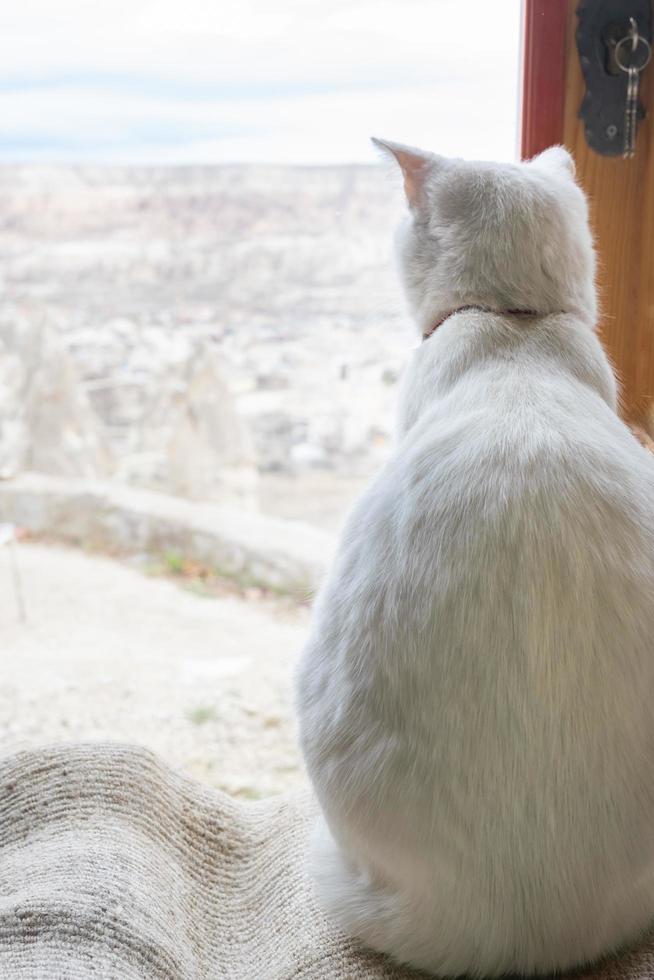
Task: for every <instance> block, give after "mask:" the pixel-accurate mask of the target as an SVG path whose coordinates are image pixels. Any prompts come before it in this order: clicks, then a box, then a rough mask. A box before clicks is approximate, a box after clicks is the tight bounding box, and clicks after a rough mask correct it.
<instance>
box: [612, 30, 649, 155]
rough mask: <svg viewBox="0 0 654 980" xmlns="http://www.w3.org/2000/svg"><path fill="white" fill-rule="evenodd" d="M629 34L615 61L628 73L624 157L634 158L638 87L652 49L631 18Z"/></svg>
mask: <svg viewBox="0 0 654 980" xmlns="http://www.w3.org/2000/svg"><path fill="white" fill-rule="evenodd" d="M629 23H630V26H629V33H628V34H627V35H626V36H625V37H623V38H622V40H621V41H618V43H617V44H616V46H615V61H616V64H617V66H618V68H619V69H620V71H624V72H626V73H627V99H626V102H625V111H624V145H623V152H622V156H623V157H625V158H630V157H633V156H634V154H635V153H636V125H637V122H638V86H639V82H640V73H641V71H643V69H644V68H646V67H647V65H648V64H649V59H650V58H651V56H652V49H651V46H650V43H649V41H648V40H647V39H646V38H644V37H641V35H640V34H639V33H638V24H637V23H636V21H635V20H634V18H633V17H630V18H629Z"/></svg>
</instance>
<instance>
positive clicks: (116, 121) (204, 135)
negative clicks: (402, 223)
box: [0, 0, 520, 164]
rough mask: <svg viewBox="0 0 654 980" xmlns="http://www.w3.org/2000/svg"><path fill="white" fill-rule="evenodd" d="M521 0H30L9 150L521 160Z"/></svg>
mask: <svg viewBox="0 0 654 980" xmlns="http://www.w3.org/2000/svg"><path fill="white" fill-rule="evenodd" d="M519 22H520V0H467V2H465V3H464V2H463V0H212V2H207V0H56V2H55V0H18V2H17V3H5V4H2V5H1V7H0V162H9V161H25V162H27V161H37V162H42V163H53V162H63V161H65V162H98V163H175V164H178V163H235V162H261V163H308V164H315V163H348V162H373V161H374V160H375V159H376V154H375V151H374V150H373V148H372V147H371V145H370V141H369V137H370V136H371V135H375V136H380V137H385V138H388V139H393V140H397V141H400V142H404V143H409V144H411V145H415V146H422V147H424V148H425V149H430V150H433V151H435V152H438V153H441V154H444V155H450V156H462V157H468V158H477V159H500V160H510V159H513V158H514V157H515V156H516V144H517V136H516V124H517V94H518V55H519Z"/></svg>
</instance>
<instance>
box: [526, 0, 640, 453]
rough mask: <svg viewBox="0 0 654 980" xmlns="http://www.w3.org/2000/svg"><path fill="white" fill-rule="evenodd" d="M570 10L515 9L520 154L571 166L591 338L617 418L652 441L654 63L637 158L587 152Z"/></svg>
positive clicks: (572, 3)
mask: <svg viewBox="0 0 654 980" xmlns="http://www.w3.org/2000/svg"><path fill="white" fill-rule="evenodd" d="M578 3H579V0H523V3H522V59H521V64H522V84H521V110H520V146H521V155H522V157H523V159H524V158H527V159H528V158H530V157H532V156H534V155H535V154H537V153H539V152H540V151H541V150H544V149H545V148H546V147H547V146H551V145H552V144H554V143H562V144H565V146H566V147H567V148H568V149H569V150H570V151H571V153H572V154H573V156H574V158H575V162H576V166H577V179H578V180H579V183H580V184H581V186H582V187H583V189H584V190H585V192H586V195H587V197H588V200H589V205H590V215H591V225H592V228H593V232H594V235H595V241H596V247H597V253H598V287H599V301H600V318H599V322H598V324H597V329H598V333H599V336H600V338H601V340H602V342H603V344H604V346H605V348H606V350H607V353H608V355H609V358H610V359H611V361H612V362H613V365H614V367H615V369H616V374H617V377H618V380H619V382H620V385H621V412H622V415H623V417H624V418H625V419H627V420H628V421H629V422H631V423H637V424H638V425H640V426H643V427H644V428H645V429H646V430H648V431H649V432H650V433H651V434H654V276H653V275H652V273H651V269H650V266H651V264H652V259H653V256H654V63H653V64H652V65H651V66H650V67H649V68H648V69H647V70H646V71H645V72H644V73H643V76H642V78H641V86H640V94H641V100H642V102H643V104H644V106H645V109H646V115H645V118H644V119H643V120H642V121H641V122H640V123H639V125H638V133H637V139H636V155H635V157H634V158H633V159H628V160H624V159H622V157H620V156H617V157H616V156H613V157H606V156H601V155H599V154H598V153H596V152H595V151H593V150H591V149H590V147H589V146H588V144H587V142H586V138H585V130H584V125H583V123H582V121H581V120H580V118H579V107H580V105H581V102H582V99H583V96H584V91H585V82H584V79H583V76H582V73H581V66H580V64H579V56H578V52H577V46H576V39H575V31H576V26H577V14H576V11H577V6H578Z"/></svg>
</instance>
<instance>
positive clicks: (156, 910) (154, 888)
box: [0, 745, 654, 980]
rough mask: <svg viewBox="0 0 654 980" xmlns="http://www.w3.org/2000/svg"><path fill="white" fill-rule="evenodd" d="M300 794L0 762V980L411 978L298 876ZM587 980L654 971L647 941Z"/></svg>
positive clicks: (103, 749) (159, 766)
mask: <svg viewBox="0 0 654 980" xmlns="http://www.w3.org/2000/svg"><path fill="white" fill-rule="evenodd" d="M311 812H312V806H311V804H310V803H309V802H308V799H307V798H297V799H294V800H289V799H271V800H266V801H263V802H260V803H255V804H239V803H236V802H235V801H234V800H232V799H230V798H229V797H227V796H224V795H223V794H221V793H218V792H214V791H211V790H209V789H207V788H205V787H203V786H200V785H199V784H197V783H194V782H193V781H191V780H190V779H187V778H185V777H184V776H181V775H179V774H178V773H176V772H173V771H172V770H170V769H169V768H168V767H167V766H165V765H164V764H163V763H162V762H160V761H159V760H158V759H157V758H156V757H155V756H153V755H152V754H151V753H149V752H147V751H145V750H143V749H140V748H134V747H125V746H119V745H82V746H79V745H78V746H63V747H57V748H47V749H39V750H35V751H27V752H21V753H19V754H16V755H14V756H11V757H9V758H7V759H4V760H3V761H2V762H0V978H1V980H81V978H94V980H155V978H156V980H223V978H226V980H290V978H302V980H409V978H411V980H416V978H417V977H418V976H422V975H419V974H417V973H415V972H413V971H410V970H403V969H401V968H399V967H395V966H393V965H392V964H391V963H389V962H388V961H386V960H384V959H382V958H381V957H378V956H375V955H373V954H371V953H366V952H363V951H357V950H356V948H355V946H354V944H353V943H351V942H350V941H348V940H347V939H345V938H344V937H343V936H341V935H339V934H338V932H337V931H336V930H335V929H334V928H333V927H332V926H331V925H330V924H329V923H328V922H327V921H326V919H325V918H324V917H323V915H322V913H321V912H320V911H319V910H318V909H317V908H316V906H315V904H314V901H313V898H312V895H311V889H310V886H309V884H308V882H307V880H306V878H305V874H304V870H303V868H304V857H305V851H306V834H307V828H308V825H309V822H310V817H311ZM584 975H585V976H588V977H590V976H593V977H600V976H601V977H602V978H603V980H618V978H625V977H630V978H634V980H635V978H638V980H642V978H645V977H647V978H649V977H652V976H654V939H649V940H648V941H646V942H645V943H644V944H643V945H642V946H641V947H640V948H639V949H638V950H637V951H635V952H632V953H631V954H629V955H626V956H624V957H623V958H622V959H621V960H619V961H614V962H612V963H609V964H607V965H605V966H604V968H603V969H602V970H595V971H592V970H591V971H587V972H586V973H585V974H584Z"/></svg>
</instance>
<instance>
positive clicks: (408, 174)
mask: <svg viewBox="0 0 654 980" xmlns="http://www.w3.org/2000/svg"><path fill="white" fill-rule="evenodd" d="M372 142H373V143H374V145H375V146H376V147H377V148H378V149H379V150H382V151H383V152H384V153H388V154H390V155H391V156H392V157H394V158H395V160H396V161H397V162H398V163H399V165H400V167H401V169H402V176H403V177H404V193H405V194H406V199H407V201H408V203H409V207H412V208H413V207H417V206H418V205H419V204H420V202H421V200H422V194H423V190H424V186H425V181H426V179H427V176H428V175H429V174H430V173H432V172H433V170H434V168H435V167H437V166H438V163H439V161H440V159H441V158H440V157H437V156H436V155H435V154H434V153H427V152H426V151H425V150H417V149H415V147H413V146H404V145H403V144H402V143H392V142H391V141H390V140H380V139H377V137H376V136H373V137H372Z"/></svg>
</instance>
